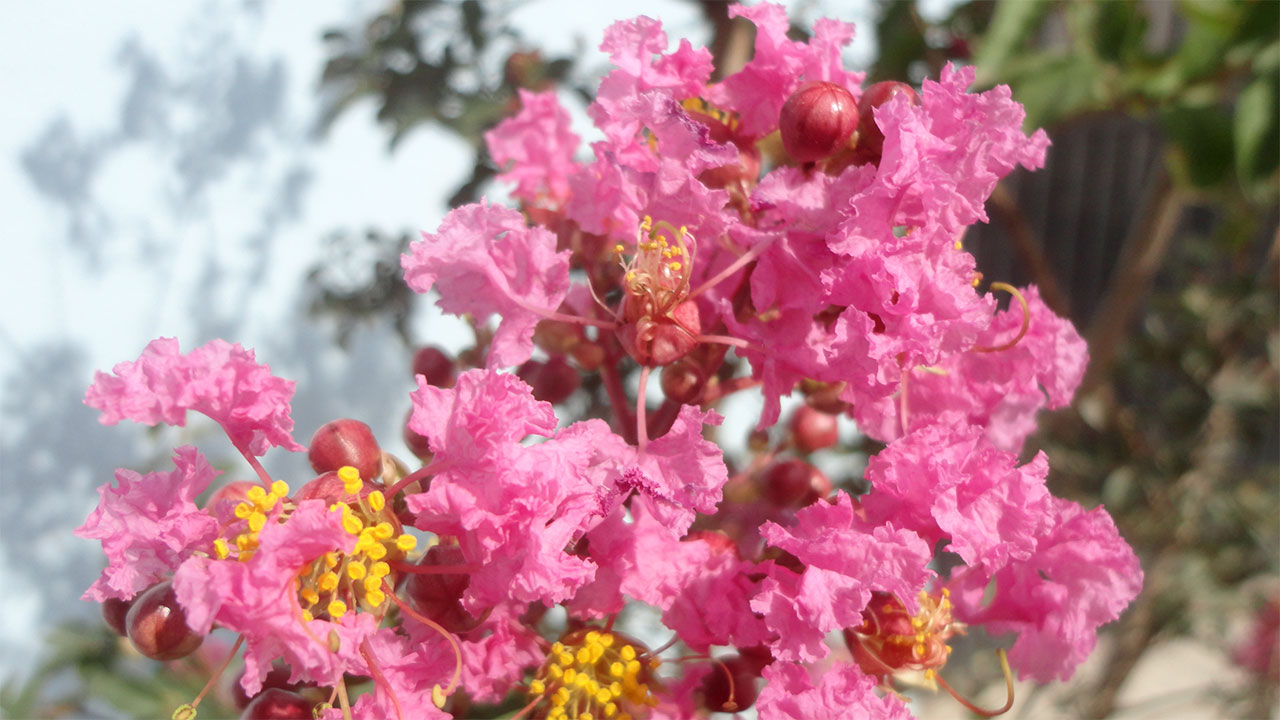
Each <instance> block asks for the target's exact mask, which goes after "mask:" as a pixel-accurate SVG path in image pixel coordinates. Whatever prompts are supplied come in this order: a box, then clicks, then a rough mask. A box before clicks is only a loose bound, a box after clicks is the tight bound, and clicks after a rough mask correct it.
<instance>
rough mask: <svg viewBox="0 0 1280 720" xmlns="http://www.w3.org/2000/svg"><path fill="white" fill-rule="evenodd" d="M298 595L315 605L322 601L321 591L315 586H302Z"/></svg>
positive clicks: (309, 603)
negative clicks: (317, 590) (316, 589)
mask: <svg viewBox="0 0 1280 720" xmlns="http://www.w3.org/2000/svg"><path fill="white" fill-rule="evenodd" d="M298 597H300V598H302V599H303V600H304V601H305V602H306V603H307V604H308V605H315V604H316V603H318V602H320V593H318V592H316V591H315V589H314V588H302V589H301V590H299V591H298Z"/></svg>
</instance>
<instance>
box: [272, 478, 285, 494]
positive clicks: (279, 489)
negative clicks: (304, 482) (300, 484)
mask: <svg viewBox="0 0 1280 720" xmlns="http://www.w3.org/2000/svg"><path fill="white" fill-rule="evenodd" d="M271 494H272V495H275V496H276V497H288V495H289V483H287V482H285V481H283V480H276V481H275V482H273V483H271Z"/></svg>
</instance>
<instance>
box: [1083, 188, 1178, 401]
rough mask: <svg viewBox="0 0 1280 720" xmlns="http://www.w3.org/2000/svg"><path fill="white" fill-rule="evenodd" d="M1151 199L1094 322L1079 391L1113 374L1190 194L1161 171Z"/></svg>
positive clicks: (1128, 241)
mask: <svg viewBox="0 0 1280 720" xmlns="http://www.w3.org/2000/svg"><path fill="white" fill-rule="evenodd" d="M1150 197H1151V200H1150V202H1148V203H1147V210H1146V212H1144V213H1143V215H1142V217H1141V218H1139V220H1138V222H1137V224H1136V225H1135V226H1134V230H1133V232H1132V233H1131V234H1130V235H1129V237H1128V238H1126V239H1125V244H1124V248H1123V249H1122V250H1121V251H1120V261H1119V262H1118V263H1117V265H1116V269H1115V272H1114V273H1113V274H1112V276H1111V282H1110V283H1109V284H1108V286H1107V291H1106V293H1105V294H1104V295H1103V296H1102V302H1101V304H1100V305H1099V307H1101V308H1103V312H1099V313H1098V314H1097V316H1096V317H1095V318H1094V320H1093V322H1092V323H1090V324H1089V330H1088V332H1087V333H1086V336H1087V338H1088V340H1089V355H1090V362H1089V369H1088V371H1086V372H1085V376H1084V381H1083V382H1082V383H1081V384H1080V390H1079V392H1078V393H1077V395H1083V394H1085V393H1087V392H1088V391H1090V390H1092V389H1093V388H1095V387H1097V386H1098V385H1099V384H1100V383H1101V382H1102V381H1103V380H1104V379H1105V378H1107V376H1108V375H1109V374H1110V372H1111V364H1112V363H1113V362H1114V361H1115V356H1116V352H1117V350H1118V349H1119V345H1120V341H1121V340H1122V339H1123V338H1124V334H1125V332H1127V331H1128V329H1129V321H1130V319H1131V318H1132V316H1133V313H1134V311H1135V310H1137V308H1138V305H1140V304H1141V303H1142V301H1143V300H1144V299H1145V298H1146V296H1147V294H1148V292H1149V291H1150V289H1151V282H1152V280H1153V279H1154V278H1155V275H1156V272H1157V271H1158V270H1159V269H1160V265H1161V264H1162V263H1163V261H1164V256H1165V253H1166V252H1167V251H1168V249H1169V244H1170V242H1171V241H1172V240H1173V234H1174V231H1175V230H1176V229H1177V227H1178V220H1179V218H1181V217H1182V210H1183V207H1184V205H1185V204H1186V198H1185V197H1184V196H1183V193H1182V192H1181V191H1179V190H1178V189H1177V188H1176V187H1174V185H1173V181H1172V180H1171V179H1170V178H1169V174H1168V172H1167V171H1164V170H1160V171H1159V176H1158V178H1157V179H1156V181H1155V185H1153V186H1152V188H1151V196H1150Z"/></svg>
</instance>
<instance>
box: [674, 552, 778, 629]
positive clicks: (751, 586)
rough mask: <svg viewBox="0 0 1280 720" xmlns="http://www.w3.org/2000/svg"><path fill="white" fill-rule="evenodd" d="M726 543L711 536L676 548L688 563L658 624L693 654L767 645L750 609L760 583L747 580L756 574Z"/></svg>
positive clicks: (754, 567)
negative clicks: (726, 647) (718, 648)
mask: <svg viewBox="0 0 1280 720" xmlns="http://www.w3.org/2000/svg"><path fill="white" fill-rule="evenodd" d="M732 543H733V541H732V540H730V539H728V538H727V537H726V536H724V535H718V534H716V533H707V534H704V535H699V536H697V537H695V536H694V534H690V536H689V537H688V538H687V539H685V540H684V541H683V542H682V543H681V545H684V546H686V547H688V548H689V549H690V550H691V551H692V552H688V553H686V555H691V556H693V558H694V560H693V561H692V562H688V564H687V570H686V573H685V577H684V579H683V583H682V585H681V587H680V590H679V592H678V593H677V594H676V595H675V597H674V598H672V600H671V601H670V602H669V603H667V607H666V612H664V613H663V614H662V623H663V624H664V625H666V626H667V627H668V628H670V629H671V630H673V631H674V632H675V633H676V634H677V635H679V636H680V641H681V642H683V643H684V644H685V645H687V646H688V647H689V648H690V649H691V650H694V651H695V652H707V651H708V649H709V647H710V646H711V645H733V646H736V647H739V648H747V647H753V646H756V645H761V644H763V643H764V642H765V641H767V640H768V639H769V630H768V629H767V628H766V627H765V625H764V621H763V619H762V618H760V617H759V616H757V615H756V614H755V612H753V611H752V609H751V598H752V597H754V596H755V595H756V594H757V593H758V592H759V591H760V582H759V581H758V580H753V579H752V576H753V575H755V574H756V573H757V572H758V569H759V568H758V566H757V565H756V564H755V563H752V562H746V561H744V560H743V559H742V558H740V557H739V556H738V551H737V548H735V547H734V546H733V544H732Z"/></svg>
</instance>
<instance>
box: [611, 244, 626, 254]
mask: <svg viewBox="0 0 1280 720" xmlns="http://www.w3.org/2000/svg"><path fill="white" fill-rule="evenodd" d="M625 250H626V248H624V247H622V245H614V246H613V251H614V252H616V253H621V252H624V251H625Z"/></svg>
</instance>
